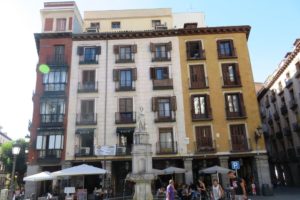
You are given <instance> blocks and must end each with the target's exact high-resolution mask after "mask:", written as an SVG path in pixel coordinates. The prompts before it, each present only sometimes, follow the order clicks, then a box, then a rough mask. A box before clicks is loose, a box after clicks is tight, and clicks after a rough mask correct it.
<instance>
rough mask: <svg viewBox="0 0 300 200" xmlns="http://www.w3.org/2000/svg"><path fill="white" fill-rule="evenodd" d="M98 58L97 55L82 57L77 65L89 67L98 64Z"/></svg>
mask: <svg viewBox="0 0 300 200" xmlns="http://www.w3.org/2000/svg"><path fill="white" fill-rule="evenodd" d="M98 60H99V56H98V55H94V54H91V55H87V54H85V55H82V56H80V57H79V64H80V65H91V64H98Z"/></svg>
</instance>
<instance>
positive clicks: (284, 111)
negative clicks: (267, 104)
mask: <svg viewBox="0 0 300 200" xmlns="http://www.w3.org/2000/svg"><path fill="white" fill-rule="evenodd" d="M280 111H281V114H282V115H286V114H287V113H288V109H287V107H286V105H285V104H282V105H281V107H280Z"/></svg>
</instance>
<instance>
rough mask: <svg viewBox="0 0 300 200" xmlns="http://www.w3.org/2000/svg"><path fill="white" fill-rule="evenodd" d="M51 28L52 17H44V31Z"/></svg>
mask: <svg viewBox="0 0 300 200" xmlns="http://www.w3.org/2000/svg"><path fill="white" fill-rule="evenodd" d="M52 29H53V18H46V19H45V25H44V31H52Z"/></svg>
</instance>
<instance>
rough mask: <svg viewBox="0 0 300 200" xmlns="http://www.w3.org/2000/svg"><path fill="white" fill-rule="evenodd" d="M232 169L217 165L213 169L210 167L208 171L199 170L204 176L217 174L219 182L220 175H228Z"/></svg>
mask: <svg viewBox="0 0 300 200" xmlns="http://www.w3.org/2000/svg"><path fill="white" fill-rule="evenodd" d="M229 171H231V170H230V169H227V168H225V167H220V166H218V165H215V166H213V167H208V168H206V169H202V170H199V173H204V174H217V177H218V181H219V174H227V173H228V172H229Z"/></svg>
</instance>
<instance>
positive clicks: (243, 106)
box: [239, 93, 246, 116]
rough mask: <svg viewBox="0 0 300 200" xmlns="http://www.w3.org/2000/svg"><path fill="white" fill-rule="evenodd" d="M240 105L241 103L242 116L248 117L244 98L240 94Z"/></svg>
mask: <svg viewBox="0 0 300 200" xmlns="http://www.w3.org/2000/svg"><path fill="white" fill-rule="evenodd" d="M239 101H240V102H239V103H240V114H241V116H246V110H245V103H244V97H243V94H242V93H239Z"/></svg>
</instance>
